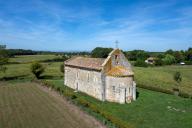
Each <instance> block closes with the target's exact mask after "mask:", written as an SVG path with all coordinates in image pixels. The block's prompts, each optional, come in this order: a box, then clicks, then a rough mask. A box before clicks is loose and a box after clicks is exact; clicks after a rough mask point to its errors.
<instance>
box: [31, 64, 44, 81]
mask: <svg viewBox="0 0 192 128" xmlns="http://www.w3.org/2000/svg"><path fill="white" fill-rule="evenodd" d="M44 70H45V68H44V67H43V65H42V64H40V63H39V62H34V63H32V65H31V72H32V73H33V74H34V75H35V77H36V78H37V79H39V78H40V75H41V74H42V73H43V72H44Z"/></svg>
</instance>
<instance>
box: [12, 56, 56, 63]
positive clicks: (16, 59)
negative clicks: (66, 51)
mask: <svg viewBox="0 0 192 128" xmlns="http://www.w3.org/2000/svg"><path fill="white" fill-rule="evenodd" d="M56 57H57V56H56V55H22V56H15V57H14V58H10V59H9V62H18V63H29V62H33V61H43V60H48V59H54V58H56Z"/></svg>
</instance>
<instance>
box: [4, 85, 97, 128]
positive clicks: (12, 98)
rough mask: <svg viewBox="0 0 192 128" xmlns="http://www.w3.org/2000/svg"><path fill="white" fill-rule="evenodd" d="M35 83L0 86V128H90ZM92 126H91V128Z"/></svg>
mask: <svg viewBox="0 0 192 128" xmlns="http://www.w3.org/2000/svg"><path fill="white" fill-rule="evenodd" d="M68 107H69V106H68V104H65V102H62V99H59V98H58V97H54V96H53V95H51V94H49V93H46V92H44V91H42V90H41V89H40V88H38V87H37V86H36V85H35V84H34V83H29V82H27V83H7V82H6V83H2V82H0V128H63V127H64V128H93V127H95V126H94V125H93V124H94V122H92V120H89V118H86V120H87V121H86V120H85V119H82V118H85V116H84V115H82V114H81V113H79V112H78V111H77V112H74V111H73V110H70V109H69V108H68ZM90 123H92V124H90Z"/></svg>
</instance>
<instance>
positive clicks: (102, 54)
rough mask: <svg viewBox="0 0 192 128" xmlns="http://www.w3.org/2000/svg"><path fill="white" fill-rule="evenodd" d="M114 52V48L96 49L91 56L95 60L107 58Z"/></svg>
mask: <svg viewBox="0 0 192 128" xmlns="http://www.w3.org/2000/svg"><path fill="white" fill-rule="evenodd" d="M112 50H113V49H112V48H102V47H96V48H95V49H93V50H92V52H91V56H92V57H95V58H106V57H107V56H108V55H109V53H110V52H111V51H112Z"/></svg>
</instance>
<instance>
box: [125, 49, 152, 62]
mask: <svg viewBox="0 0 192 128" xmlns="http://www.w3.org/2000/svg"><path fill="white" fill-rule="evenodd" d="M126 56H127V58H128V59H129V60H133V61H136V60H137V59H140V60H146V59H147V58H148V57H149V53H148V52H146V51H144V50H133V51H129V52H127V54H126Z"/></svg>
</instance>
